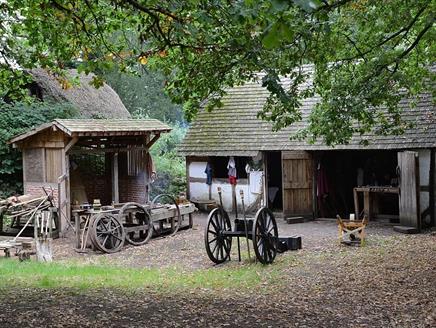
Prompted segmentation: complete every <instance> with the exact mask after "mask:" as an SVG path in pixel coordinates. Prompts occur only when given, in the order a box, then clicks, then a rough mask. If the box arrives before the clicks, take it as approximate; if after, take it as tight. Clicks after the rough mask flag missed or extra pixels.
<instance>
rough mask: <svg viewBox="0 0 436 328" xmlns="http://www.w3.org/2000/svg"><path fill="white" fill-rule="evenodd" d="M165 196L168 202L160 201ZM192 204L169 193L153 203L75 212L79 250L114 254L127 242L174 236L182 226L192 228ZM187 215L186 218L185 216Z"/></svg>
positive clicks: (143, 242)
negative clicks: (181, 200)
mask: <svg viewBox="0 0 436 328" xmlns="http://www.w3.org/2000/svg"><path fill="white" fill-rule="evenodd" d="M163 199H166V200H167V201H169V202H166V203H164V204H162V203H161V201H162V200H163ZM195 210H196V208H195V206H194V205H193V204H192V203H189V202H187V203H184V204H177V202H176V201H175V199H174V198H173V197H172V196H170V195H166V194H162V195H159V196H157V197H156V198H155V199H154V200H153V201H152V202H151V203H150V204H146V205H143V204H139V203H134V202H129V203H125V204H119V205H116V206H114V207H111V208H107V207H106V208H104V209H102V210H94V209H86V210H76V211H73V213H74V217H75V225H76V247H77V250H80V251H85V250H86V249H87V248H92V249H95V250H100V251H101V252H104V253H115V252H118V251H119V250H121V248H122V247H123V245H124V244H125V243H126V242H127V243H129V244H131V245H134V246H139V245H144V244H146V243H147V242H148V241H149V240H150V238H151V237H152V236H159V235H164V234H170V235H174V234H175V233H176V232H177V231H178V230H179V229H181V228H184V227H192V223H193V222H192V213H193V212H194V211H195ZM186 217H187V218H188V219H187V220H186V219H185V218H186Z"/></svg>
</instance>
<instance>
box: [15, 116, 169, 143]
mask: <svg viewBox="0 0 436 328" xmlns="http://www.w3.org/2000/svg"><path fill="white" fill-rule="evenodd" d="M49 128H51V129H59V130H60V131H62V132H64V133H65V134H66V135H67V136H68V137H82V136H91V137H92V136H125V135H146V134H149V133H154V134H159V133H163V132H169V131H171V127H170V126H168V125H167V124H164V123H162V122H161V121H159V120H155V119H110V120H106V119H65V120H54V121H53V122H50V123H45V124H42V125H40V126H38V127H36V128H34V129H32V130H30V131H28V132H26V133H23V134H20V135H18V136H16V137H14V138H13V139H11V140H10V141H9V143H16V142H19V141H22V140H24V139H27V138H29V137H32V136H33V135H35V134H38V133H39V132H41V131H43V130H46V129H49Z"/></svg>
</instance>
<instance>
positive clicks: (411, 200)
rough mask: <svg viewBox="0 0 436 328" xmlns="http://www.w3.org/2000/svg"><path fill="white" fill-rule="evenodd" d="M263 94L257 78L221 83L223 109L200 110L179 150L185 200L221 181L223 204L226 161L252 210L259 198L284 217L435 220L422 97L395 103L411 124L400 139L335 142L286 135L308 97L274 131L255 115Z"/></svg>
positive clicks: (431, 155)
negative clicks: (230, 84)
mask: <svg viewBox="0 0 436 328" xmlns="http://www.w3.org/2000/svg"><path fill="white" fill-rule="evenodd" d="M267 96H268V91H267V90H266V89H265V88H263V87H262V86H261V83H260V82H258V81H253V82H249V83H246V84H244V85H242V86H238V87H235V88H232V89H229V90H228V92H227V94H226V96H225V97H224V98H223V103H224V107H223V108H220V109H216V110H214V111H212V112H208V111H201V112H200V113H199V114H198V116H197V118H196V120H195V122H193V124H192V126H191V128H190V130H189V131H188V133H187V135H186V138H185V139H184V141H183V143H182V144H181V146H180V148H179V152H180V153H181V154H183V155H184V156H186V164H187V174H188V195H189V197H190V199H192V200H204V199H206V200H207V199H214V200H218V195H217V188H216V187H218V186H219V187H222V189H223V195H224V206H225V207H226V208H227V209H228V210H231V209H232V186H231V184H230V182H229V179H228V174H229V171H228V170H229V169H228V165H229V164H233V161H234V165H233V166H235V167H236V171H237V184H236V188H233V189H236V191H237V192H236V194H239V192H238V190H239V189H242V190H244V191H245V194H246V195H247V196H246V201H248V205H249V206H251V207H252V208H255V207H258V206H259V205H260V204H263V205H266V206H268V207H269V208H271V209H273V210H274V211H275V212H276V213H280V214H283V215H284V216H285V217H296V216H308V217H313V218H318V217H335V216H336V214H341V215H342V216H348V215H349V214H350V213H355V215H360V216H362V214H363V213H362V211H361V210H360V209H362V208H363V209H364V211H365V214H367V215H370V219H377V218H378V219H385V220H391V221H392V222H397V221H401V224H402V225H406V226H414V227H416V228H420V227H421V225H423V226H424V225H425V226H431V225H433V226H434V225H435V192H436V184H435V174H436V162H435V149H436V117H435V114H436V112H435V106H434V104H433V103H432V99H431V95H430V94H423V95H421V98H420V101H419V102H418V104H417V106H416V107H414V108H410V106H409V102H408V100H407V99H404V100H403V101H401V103H400V106H401V107H402V109H403V114H402V115H403V118H404V120H405V121H407V122H411V123H414V127H413V128H410V129H408V130H407V131H406V132H405V133H404V134H403V135H400V136H380V135H375V134H369V135H365V136H363V137H359V136H355V137H353V138H352V140H351V141H350V143H349V144H347V145H340V146H336V147H334V148H332V147H328V146H325V145H323V144H321V143H315V144H309V143H307V142H301V141H297V140H290V136H291V135H293V134H295V132H296V131H297V130H298V129H300V128H301V127H303V126H304V124H305V119H306V118H307V117H308V114H309V112H310V110H311V109H312V108H313V106H314V104H315V103H316V102H317V101H318V99H317V98H316V97H314V98H311V99H308V100H306V101H305V102H304V103H303V104H302V114H303V121H302V122H300V123H298V124H295V125H293V126H291V127H288V128H285V129H283V130H281V131H279V132H272V126H271V124H270V123H268V122H265V121H261V120H260V119H258V118H257V113H258V112H259V111H260V110H261V109H262V107H263V105H264V103H265V100H266V98H267ZM364 139H365V140H367V141H368V145H366V146H364V145H363V143H362V140H364ZM230 159H231V161H230V163H229V160H230ZM247 164H248V166H247ZM239 203H240V201H239ZM355 203H356V204H357V205H358V206H355V205H356V204H355ZM356 207H357V208H356ZM233 210H235V208H233Z"/></svg>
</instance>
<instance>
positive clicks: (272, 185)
mask: <svg viewBox="0 0 436 328" xmlns="http://www.w3.org/2000/svg"><path fill="white" fill-rule="evenodd" d="M266 166H267V169H266V171H267V173H266V198H267V204H268V208H269V209H270V210H272V211H273V212H282V211H283V185H282V154H281V152H279V151H271V152H266Z"/></svg>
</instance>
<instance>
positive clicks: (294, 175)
mask: <svg viewBox="0 0 436 328" xmlns="http://www.w3.org/2000/svg"><path fill="white" fill-rule="evenodd" d="M282 165H283V170H282V172H283V173H282V174H283V214H284V215H285V216H310V217H312V216H313V198H312V197H313V185H312V183H313V160H312V157H311V156H310V154H309V153H307V152H305V151H283V152H282Z"/></svg>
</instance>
